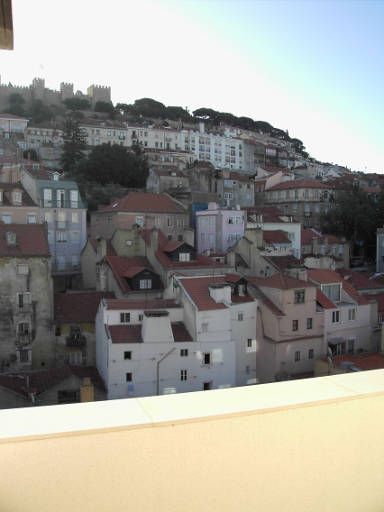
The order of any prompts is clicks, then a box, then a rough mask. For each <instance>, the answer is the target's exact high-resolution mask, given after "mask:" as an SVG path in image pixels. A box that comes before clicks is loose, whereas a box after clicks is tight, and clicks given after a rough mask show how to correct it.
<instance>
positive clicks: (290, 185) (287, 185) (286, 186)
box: [268, 180, 333, 192]
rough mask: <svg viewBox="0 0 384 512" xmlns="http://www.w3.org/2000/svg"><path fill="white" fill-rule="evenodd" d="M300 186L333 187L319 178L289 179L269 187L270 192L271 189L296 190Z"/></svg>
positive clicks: (327, 188)
mask: <svg viewBox="0 0 384 512" xmlns="http://www.w3.org/2000/svg"><path fill="white" fill-rule="evenodd" d="M298 188H320V189H326V190H329V189H332V188H333V187H332V186H331V185H325V183H321V182H320V181H317V180H289V181H283V182H282V183H278V184H277V185H274V186H273V187H271V188H269V189H268V192H269V191H270V190H272V191H273V190H294V189H298Z"/></svg>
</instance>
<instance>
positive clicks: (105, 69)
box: [0, 0, 384, 173]
mask: <svg viewBox="0 0 384 512" xmlns="http://www.w3.org/2000/svg"><path fill="white" fill-rule="evenodd" d="M13 17H14V31H15V49H14V51H0V76H1V81H2V83H6V84H8V82H11V83H12V84H14V85H16V84H17V85H29V84H30V83H31V81H32V79H33V78H34V77H42V78H45V81H46V86H47V87H49V88H52V89H56V90H58V89H59V85H60V82H72V83H74V86H75V90H81V91H83V92H85V91H86V88H87V87H88V86H89V85H90V84H93V83H94V84H99V85H110V86H111V89H112V101H113V102H114V103H116V102H124V103H133V102H134V100H135V99H138V98H143V97H150V98H154V99H156V100H159V101H161V102H163V103H164V104H166V105H181V106H183V107H188V109H189V110H190V111H193V110H195V109H197V108H200V107H208V108H213V109H215V110H219V111H222V112H231V113H232V114H234V115H237V116H248V117H251V118H253V119H255V120H259V121H267V122H269V123H271V124H272V125H273V126H275V127H277V128H280V129H283V130H288V132H289V134H290V136H291V137H297V138H299V139H300V140H302V141H303V142H304V145H305V146H306V148H307V151H308V152H309V153H310V155H311V156H313V157H314V158H317V159H319V160H320V161H324V162H334V163H338V164H339V165H345V166H347V167H349V168H351V169H352V170H360V171H365V172H380V173H384V144H383V125H382V120H383V119H384V101H383V93H384V87H383V86H384V30H383V28H382V27H383V26H384V1H382V0H377V1H374V0H363V1H359V0H348V1H344V0H318V1H311V0H305V1H294V0H268V1H263V0H259V1H257V0H139V1H137V0H108V1H105V0H66V1H65V2H63V1H58V0H33V1H31V0H13Z"/></svg>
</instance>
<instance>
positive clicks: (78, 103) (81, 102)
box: [63, 98, 91, 110]
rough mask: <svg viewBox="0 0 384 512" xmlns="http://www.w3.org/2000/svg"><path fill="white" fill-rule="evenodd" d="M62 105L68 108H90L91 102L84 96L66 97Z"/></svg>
mask: <svg viewBox="0 0 384 512" xmlns="http://www.w3.org/2000/svg"><path fill="white" fill-rule="evenodd" d="M63 103H64V105H65V106H66V107H67V109H68V110H90V108H91V104H90V102H89V101H88V100H86V99H85V98H67V99H66V100H64V102H63Z"/></svg>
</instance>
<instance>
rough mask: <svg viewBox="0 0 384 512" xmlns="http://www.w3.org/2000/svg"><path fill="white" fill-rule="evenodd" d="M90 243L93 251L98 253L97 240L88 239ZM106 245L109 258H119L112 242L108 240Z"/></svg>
mask: <svg viewBox="0 0 384 512" xmlns="http://www.w3.org/2000/svg"><path fill="white" fill-rule="evenodd" d="M88 242H89V243H90V244H91V247H92V248H93V250H94V251H95V252H97V246H98V242H97V240H96V238H88ZM106 243H107V256H117V255H116V251H115V249H114V248H113V245H112V244H111V241H110V240H106Z"/></svg>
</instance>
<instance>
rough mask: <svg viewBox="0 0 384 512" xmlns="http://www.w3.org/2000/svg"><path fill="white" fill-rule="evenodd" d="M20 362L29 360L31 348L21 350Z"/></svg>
mask: <svg viewBox="0 0 384 512" xmlns="http://www.w3.org/2000/svg"><path fill="white" fill-rule="evenodd" d="M19 357H20V363H28V362H29V350H19Z"/></svg>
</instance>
